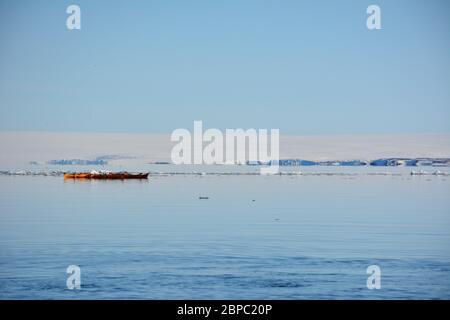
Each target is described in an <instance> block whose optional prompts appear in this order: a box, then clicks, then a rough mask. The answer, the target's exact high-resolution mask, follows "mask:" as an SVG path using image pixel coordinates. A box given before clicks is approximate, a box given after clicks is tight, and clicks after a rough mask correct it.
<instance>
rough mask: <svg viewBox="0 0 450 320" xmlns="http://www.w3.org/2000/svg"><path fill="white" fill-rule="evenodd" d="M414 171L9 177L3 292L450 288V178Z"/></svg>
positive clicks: (426, 295) (169, 294)
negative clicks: (371, 272) (374, 270)
mask: <svg viewBox="0 0 450 320" xmlns="http://www.w3.org/2000/svg"><path fill="white" fill-rule="evenodd" d="M314 170H317V168H315V169H314ZM329 170H334V169H329ZM350 170H356V169H354V168H352V169H350ZM400 173H401V174H400V175H398V176H367V175H364V174H362V175H361V174H360V175H357V176H192V175H190V176H189V175H188V176H158V177H150V179H149V180H148V181H64V180H63V178H62V177H29V176H24V177H21V176H0V298H2V299H6V298H13V299H73V298H76V299H111V298H117V299H125V298H131V299H444V298H445V299H449V298H450V197H449V195H450V177H442V176H414V177H412V176H410V175H408V174H407V173H406V172H405V171H400ZM200 196H206V197H209V199H207V200H200V199H199V197H200ZM73 264H75V265H78V266H80V268H81V290H69V289H67V287H66V279H67V277H68V275H67V274H66V268H67V267H68V266H69V265H73ZM373 264H376V265H378V266H379V267H380V268H381V272H382V275H381V285H382V287H381V289H380V290H369V289H368V288H367V286H366V280H367V277H368V275H367V274H366V268H367V267H368V266H369V265H373Z"/></svg>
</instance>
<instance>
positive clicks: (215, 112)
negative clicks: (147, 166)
mask: <svg viewBox="0 0 450 320" xmlns="http://www.w3.org/2000/svg"><path fill="white" fill-rule="evenodd" d="M71 4H77V5H79V6H80V8H81V30H68V29H67V28H66V19H67V17H68V14H67V13H66V8H67V7H68V6H69V5H71ZM371 4H377V5H378V6H379V7H380V8H381V24H382V29H381V30H371V31H370V30H368V29H367V27H366V19H367V16H368V15H367V13H366V9H367V7H368V6H369V5H371ZM449 13H450V2H449V1H445V0H442V1H439V0H432V1H425V0H423V1H419V0H415V1H411V0H409V1H406V0H390V1H379V0H370V1H365V0H354V1H350V0H342V1H332V0H328V1H325V0H319V1H312V0H310V1H300V0H296V1H287V0H282V1H275V0H273V1H268V0H267V1H266V0H227V1H213V0H179V1H177V0H171V1H169V0H168V1H162V0H159V1H154V0H153V1H99V0H89V1H51V0H48V1H43V0H35V1H21V0H18V1H4V0H0V131H50V132H126V133H167V132H172V131H173V130H174V129H176V128H188V129H190V130H192V127H193V121H194V120H202V121H203V123H204V127H205V128H219V129H225V128H257V129H258V128H267V129H271V128H278V129H280V133H281V134H292V135H316V134H317V135H324V134H328V135H329V134H331V135H332V134H380V133H383V134H390V133H450V90H449V89H450V41H449V39H450V19H449V18H448V14H449Z"/></svg>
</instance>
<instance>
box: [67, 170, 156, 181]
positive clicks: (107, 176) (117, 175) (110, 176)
mask: <svg viewBox="0 0 450 320" xmlns="http://www.w3.org/2000/svg"><path fill="white" fill-rule="evenodd" d="M147 178H148V173H128V172H108V173H85V172H80V173H64V179H104V180H124V179H147Z"/></svg>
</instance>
